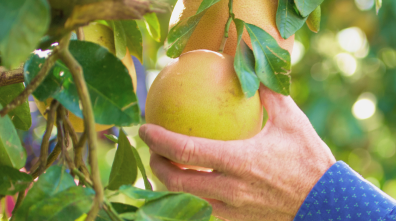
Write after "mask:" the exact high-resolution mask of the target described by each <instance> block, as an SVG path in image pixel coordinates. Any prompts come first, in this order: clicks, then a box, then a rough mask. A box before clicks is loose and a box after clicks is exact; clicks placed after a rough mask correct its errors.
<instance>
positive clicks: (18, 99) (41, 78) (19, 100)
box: [0, 49, 58, 117]
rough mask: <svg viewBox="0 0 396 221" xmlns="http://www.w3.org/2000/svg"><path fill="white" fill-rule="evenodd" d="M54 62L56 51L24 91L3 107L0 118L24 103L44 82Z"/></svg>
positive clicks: (56, 56) (56, 55) (56, 58)
mask: <svg viewBox="0 0 396 221" xmlns="http://www.w3.org/2000/svg"><path fill="white" fill-rule="evenodd" d="M56 60H58V51H57V50H56V49H55V50H54V51H53V52H52V54H51V55H50V56H49V57H48V58H47V60H45V62H44V64H43V67H42V68H41V69H40V71H39V73H38V74H37V76H36V77H34V78H33V80H32V81H31V82H30V84H28V85H27V86H26V88H25V90H23V91H22V93H21V94H19V95H18V96H17V97H16V98H14V100H12V101H11V103H9V104H8V105H7V106H5V107H4V108H3V109H2V110H1V111H0V116H1V117H4V116H5V115H6V114H7V113H8V112H10V111H11V110H13V109H14V108H16V107H17V106H18V105H20V104H22V103H23V102H25V101H26V99H27V98H28V97H29V95H30V94H31V93H33V91H34V90H36V88H37V87H38V86H39V85H40V84H41V82H43V81H44V79H45V77H46V76H47V75H48V73H49V71H50V70H51V68H52V66H54V64H55V62H56Z"/></svg>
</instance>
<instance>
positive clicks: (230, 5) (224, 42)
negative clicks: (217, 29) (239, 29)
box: [219, 0, 234, 53]
mask: <svg viewBox="0 0 396 221" xmlns="http://www.w3.org/2000/svg"><path fill="white" fill-rule="evenodd" d="M232 5H233V0H229V2H228V9H229V16H228V20H227V23H226V25H225V29H224V37H223V40H222V42H221V45H220V49H219V52H221V53H222V52H223V51H224V48H225V44H226V42H227V39H228V31H229V30H230V25H231V22H232V19H233V18H234V13H233V12H232Z"/></svg>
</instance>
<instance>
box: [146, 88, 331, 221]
mask: <svg viewBox="0 0 396 221" xmlns="http://www.w3.org/2000/svg"><path fill="white" fill-rule="evenodd" d="M260 98H261V102H262V104H263V106H264V107H265V109H266V110H267V112H268V116H269V119H268V121H267V123H266V125H265V127H264V129H263V130H262V131H261V132H260V133H259V134H257V135H256V136H255V137H253V138H251V139H247V140H235V141H217V140H209V139H204V138H197V137H189V136H185V135H181V134H177V133H173V132H171V131H168V130H165V129H164V128H162V127H159V126H156V125H150V124H146V125H143V126H142V127H141V128H140V130H139V134H140V137H141V138H142V139H143V140H144V141H145V142H146V143H147V145H148V146H149V147H150V150H151V151H152V155H151V160H150V165H151V168H152V170H153V173H154V174H155V175H156V176H157V177H158V178H159V179H160V180H161V182H163V183H164V184H165V186H166V187H167V188H168V189H169V190H170V191H176V192H178V191H181V192H187V193H191V194H194V195H196V196H199V197H202V198H204V199H206V200H207V201H208V202H209V203H210V204H211V205H212V206H213V214H214V215H215V216H218V217H221V218H225V219H227V220H238V221H239V220H252V221H253V220H254V221H258V220H277V221H279V220H293V218H294V216H295V215H296V214H297V211H298V209H299V208H300V206H301V204H302V203H303V201H304V200H305V198H306V196H307V195H308V193H309V192H310V190H311V189H312V188H313V186H314V185H315V184H316V183H317V181H318V180H319V179H320V177H321V176H322V175H323V174H324V173H325V172H326V170H327V169H328V168H330V167H331V165H333V164H334V163H335V162H336V161H335V158H334V156H333V155H332V153H331V151H330V149H329V148H328V147H327V145H326V144H325V143H324V142H323V141H322V140H321V139H320V138H319V136H318V135H317V134H316V132H315V130H314V128H313V127H312V125H311V124H310V122H309V120H308V118H307V117H306V116H305V114H304V113H303V112H302V111H301V110H300V109H299V108H298V106H297V105H296V104H295V103H294V101H293V100H292V98H291V97H290V96H283V95H280V94H277V93H274V92H273V91H271V90H269V89H268V88H266V87H264V86H263V85H261V86H260ZM171 161H174V162H177V163H180V164H187V165H195V166H200V167H207V168H213V169H214V171H213V172H211V173H207V172H200V171H195V170H183V169H180V168H179V167H177V166H175V165H173V164H172V163H171Z"/></svg>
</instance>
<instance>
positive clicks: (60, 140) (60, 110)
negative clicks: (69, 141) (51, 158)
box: [56, 105, 76, 171]
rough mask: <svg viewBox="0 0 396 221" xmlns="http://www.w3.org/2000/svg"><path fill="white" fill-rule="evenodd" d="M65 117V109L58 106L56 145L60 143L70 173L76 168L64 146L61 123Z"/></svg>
mask: <svg viewBox="0 0 396 221" xmlns="http://www.w3.org/2000/svg"><path fill="white" fill-rule="evenodd" d="M65 115H66V113H65V108H64V107H63V106H62V105H59V107H58V110H57V112H56V128H57V129H58V143H60V147H61V150H62V155H63V157H64V158H65V160H66V163H67V165H68V166H69V169H70V171H72V170H73V169H74V168H75V167H76V166H75V165H74V163H73V160H72V158H71V157H70V155H69V153H68V152H67V146H66V145H65V138H66V137H65V133H64V131H63V123H62V118H64V116H65Z"/></svg>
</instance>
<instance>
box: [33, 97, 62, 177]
mask: <svg viewBox="0 0 396 221" xmlns="http://www.w3.org/2000/svg"><path fill="white" fill-rule="evenodd" d="M58 106H59V102H58V101H57V100H55V99H54V100H52V102H51V105H50V109H49V111H48V112H46V113H47V126H46V129H45V133H44V136H43V140H42V142H41V147H40V158H39V162H40V165H39V168H38V169H37V170H36V171H35V172H34V173H33V174H32V176H34V177H37V176H40V174H42V173H44V171H45V169H46V167H47V157H48V146H49V139H50V137H51V133H52V128H53V127H54V121H55V111H56V109H57V108H58Z"/></svg>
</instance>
